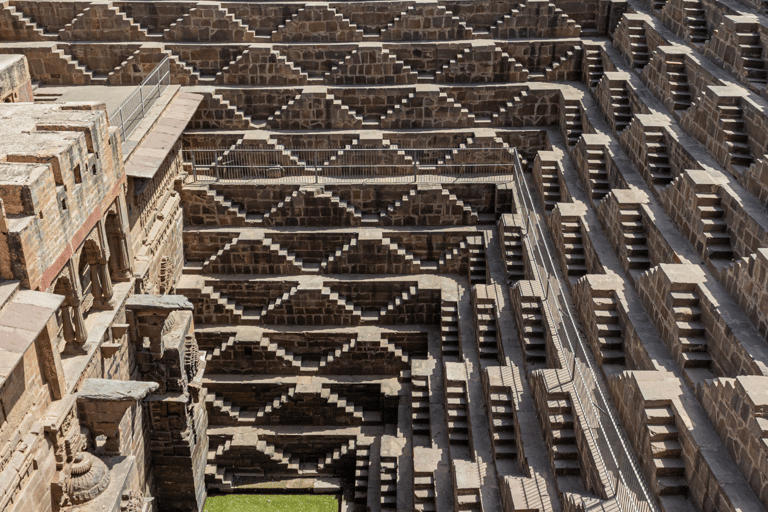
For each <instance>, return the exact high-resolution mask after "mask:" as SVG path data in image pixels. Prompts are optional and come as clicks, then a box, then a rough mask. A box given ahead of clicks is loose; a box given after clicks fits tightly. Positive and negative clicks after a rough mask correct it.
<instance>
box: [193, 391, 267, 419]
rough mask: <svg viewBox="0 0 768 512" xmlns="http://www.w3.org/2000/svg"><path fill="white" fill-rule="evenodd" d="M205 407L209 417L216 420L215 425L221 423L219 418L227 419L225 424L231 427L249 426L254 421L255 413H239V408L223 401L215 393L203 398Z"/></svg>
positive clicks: (209, 393)
mask: <svg viewBox="0 0 768 512" xmlns="http://www.w3.org/2000/svg"><path fill="white" fill-rule="evenodd" d="M205 405H206V408H207V409H208V414H209V416H211V417H215V418H217V420H216V422H217V424H220V423H221V422H222V419H221V417H222V416H223V417H225V418H227V417H228V421H227V422H226V423H227V424H232V425H249V424H253V422H254V420H255V419H256V413H254V412H250V411H241V410H240V407H238V406H236V405H232V403H231V402H227V401H225V400H224V399H223V398H221V397H220V396H218V395H217V394H216V393H213V392H211V391H209V392H208V395H206V397H205Z"/></svg>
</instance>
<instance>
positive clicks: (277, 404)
mask: <svg viewBox="0 0 768 512" xmlns="http://www.w3.org/2000/svg"><path fill="white" fill-rule="evenodd" d="M295 395H296V388H295V387H291V388H288V390H287V391H286V392H285V393H283V394H281V395H280V396H278V397H275V398H274V399H273V400H272V402H271V403H267V404H266V405H264V406H262V407H259V410H258V411H256V417H255V418H254V419H255V420H257V421H258V420H262V419H264V418H266V417H267V416H269V415H270V414H272V413H273V412H274V411H275V410H277V409H279V408H281V407H282V406H283V405H284V404H286V403H288V402H290V401H291V400H293V397H294V396H295Z"/></svg>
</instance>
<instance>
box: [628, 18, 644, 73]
mask: <svg viewBox="0 0 768 512" xmlns="http://www.w3.org/2000/svg"><path fill="white" fill-rule="evenodd" d="M624 20H626V22H627V31H628V34H629V51H630V53H631V55H632V67H633V68H634V69H641V68H644V67H645V66H646V65H647V64H648V61H649V59H650V57H649V52H648V42H647V41H646V39H645V21H643V20H642V19H638V18H626V17H625V18H624Z"/></svg>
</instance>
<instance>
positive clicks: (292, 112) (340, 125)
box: [267, 87, 363, 130]
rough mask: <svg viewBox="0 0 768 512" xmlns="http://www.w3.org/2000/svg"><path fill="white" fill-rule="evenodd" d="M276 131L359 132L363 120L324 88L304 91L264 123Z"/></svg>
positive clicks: (308, 88) (307, 88)
mask: <svg viewBox="0 0 768 512" xmlns="http://www.w3.org/2000/svg"><path fill="white" fill-rule="evenodd" d="M267 126H269V127H270V128H273V129H276V130H360V129H362V128H363V118H362V117H358V116H357V115H356V114H355V112H354V111H352V110H350V108H349V107H348V106H346V105H343V104H342V103H341V101H339V100H337V99H336V98H335V97H334V96H333V94H330V93H328V91H327V89H326V88H324V87H306V88H305V89H304V91H303V92H302V93H301V94H299V95H298V96H296V98H294V99H292V100H291V101H289V102H288V103H287V104H286V105H283V107H282V108H281V109H280V110H278V111H277V112H275V114H274V115H273V116H270V118H269V119H268V120H267Z"/></svg>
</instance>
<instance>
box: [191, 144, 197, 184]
mask: <svg viewBox="0 0 768 512" xmlns="http://www.w3.org/2000/svg"><path fill="white" fill-rule="evenodd" d="M195 151H196V150H194V149H192V150H190V153H192V179H193V181H195V182H197V162H196V160H195Z"/></svg>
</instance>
